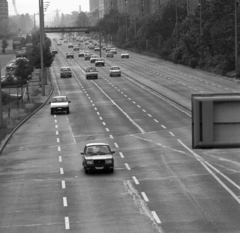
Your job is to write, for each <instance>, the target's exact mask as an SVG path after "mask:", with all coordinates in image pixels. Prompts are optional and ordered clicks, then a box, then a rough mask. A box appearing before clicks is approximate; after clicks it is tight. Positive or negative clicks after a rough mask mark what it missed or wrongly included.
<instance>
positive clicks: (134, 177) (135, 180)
mask: <svg viewBox="0 0 240 233" xmlns="http://www.w3.org/2000/svg"><path fill="white" fill-rule="evenodd" d="M132 178H133V180H134V182H135V184H139V181H138V180H137V178H136V176H133V177H132Z"/></svg>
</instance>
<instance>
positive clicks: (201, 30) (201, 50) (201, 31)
mask: <svg viewBox="0 0 240 233" xmlns="http://www.w3.org/2000/svg"><path fill="white" fill-rule="evenodd" d="M199 15H200V16H199V17H200V46H201V48H200V53H201V54H200V56H201V61H202V59H203V48H202V46H203V45H202V42H203V40H202V36H203V29H202V0H200V9H199Z"/></svg>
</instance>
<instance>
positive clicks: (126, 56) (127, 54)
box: [121, 51, 129, 58]
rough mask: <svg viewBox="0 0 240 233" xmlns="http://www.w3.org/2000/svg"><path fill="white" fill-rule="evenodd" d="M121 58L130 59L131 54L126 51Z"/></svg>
mask: <svg viewBox="0 0 240 233" xmlns="http://www.w3.org/2000/svg"><path fill="white" fill-rule="evenodd" d="M121 58H129V53H128V52H126V51H123V52H122V53H121Z"/></svg>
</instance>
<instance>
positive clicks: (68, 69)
mask: <svg viewBox="0 0 240 233" xmlns="http://www.w3.org/2000/svg"><path fill="white" fill-rule="evenodd" d="M61 71H71V69H70V68H62V69H61Z"/></svg>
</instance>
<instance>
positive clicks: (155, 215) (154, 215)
mask: <svg viewBox="0 0 240 233" xmlns="http://www.w3.org/2000/svg"><path fill="white" fill-rule="evenodd" d="M152 216H153V218H154V219H155V221H156V222H157V223H158V224H161V223H162V222H161V220H160V218H159V217H158V215H157V213H156V212H155V211H152Z"/></svg>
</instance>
